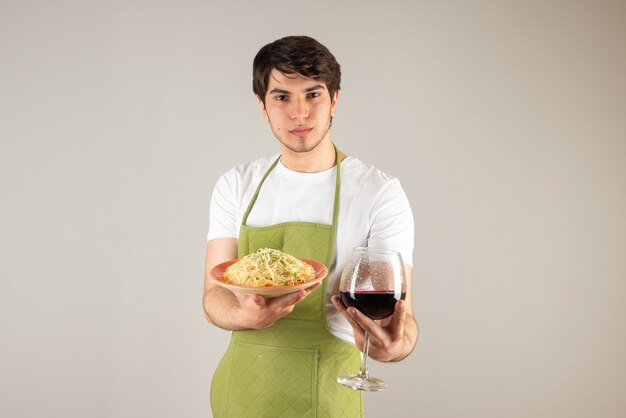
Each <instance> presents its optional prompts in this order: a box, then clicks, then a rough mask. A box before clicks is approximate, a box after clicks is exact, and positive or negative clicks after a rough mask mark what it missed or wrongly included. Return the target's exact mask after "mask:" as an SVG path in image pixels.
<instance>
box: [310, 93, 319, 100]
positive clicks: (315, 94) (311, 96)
mask: <svg viewBox="0 0 626 418" xmlns="http://www.w3.org/2000/svg"><path fill="white" fill-rule="evenodd" d="M320 96H321V95H320V94H319V93H318V92H317V91H313V92H311V93H309V97H310V98H311V99H315V98H316V97H320Z"/></svg>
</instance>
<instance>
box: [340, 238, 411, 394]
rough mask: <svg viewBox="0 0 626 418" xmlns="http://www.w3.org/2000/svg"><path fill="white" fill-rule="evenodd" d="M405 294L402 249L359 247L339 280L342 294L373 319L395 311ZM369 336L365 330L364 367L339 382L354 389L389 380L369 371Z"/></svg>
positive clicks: (374, 386)
mask: <svg viewBox="0 0 626 418" xmlns="http://www.w3.org/2000/svg"><path fill="white" fill-rule="evenodd" d="M405 296H406V277H405V273H404V263H403V262H402V256H401V255H400V253H399V252H396V251H391V250H384V249H380V248H371V247H357V248H354V249H353V250H352V254H351V255H350V258H349V259H348V262H347V263H346V265H345V267H344V269H343V272H342V274H341V281H340V282H339V297H340V298H341V301H342V302H343V304H344V305H346V306H347V307H350V306H353V307H355V308H356V309H358V310H359V311H361V312H362V313H363V314H364V315H366V316H367V317H369V318H371V319H383V318H386V317H388V316H391V315H392V314H393V311H394V308H395V305H396V302H397V301H398V300H399V299H404V298H405ZM369 342H370V336H369V334H368V333H367V332H366V333H365V344H364V346H363V357H362V359H361V369H360V370H359V373H358V374H355V375H349V376H341V377H339V378H337V382H339V383H341V384H342V385H345V386H348V387H350V388H352V389H357V390H364V391H381V390H383V389H385V388H386V387H387V384H386V383H385V382H384V381H382V380H381V379H378V378H376V377H372V376H370V375H369V373H368V371H367V351H368V349H369Z"/></svg>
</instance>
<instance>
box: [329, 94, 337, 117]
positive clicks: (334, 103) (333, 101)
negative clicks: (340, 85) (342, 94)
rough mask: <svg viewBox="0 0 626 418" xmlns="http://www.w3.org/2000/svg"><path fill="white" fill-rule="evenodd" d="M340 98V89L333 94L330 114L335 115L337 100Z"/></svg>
mask: <svg viewBox="0 0 626 418" xmlns="http://www.w3.org/2000/svg"><path fill="white" fill-rule="evenodd" d="M338 100H339V90H337V91H336V92H335V94H333V97H332V101H331V102H330V116H331V117H335V110H336V108H337V101H338Z"/></svg>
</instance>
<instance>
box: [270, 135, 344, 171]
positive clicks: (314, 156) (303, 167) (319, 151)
mask: <svg viewBox="0 0 626 418" xmlns="http://www.w3.org/2000/svg"><path fill="white" fill-rule="evenodd" d="M280 151H281V157H280V162H281V163H283V165H284V166H285V167H287V168H288V169H290V170H293V171H298V172H301V173H318V172H320V171H324V170H328V169H329V168H331V167H333V166H334V165H335V162H336V160H335V158H336V156H335V147H334V145H333V143H332V140H331V139H330V137H328V138H326V139H324V140H323V141H322V142H320V143H319V145H318V146H317V147H315V148H314V149H312V150H311V151H308V152H294V151H291V150H290V149H289V148H287V147H285V146H284V145H282V144H281V146H280Z"/></svg>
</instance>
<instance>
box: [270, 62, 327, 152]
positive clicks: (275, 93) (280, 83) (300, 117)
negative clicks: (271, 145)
mask: <svg viewBox="0 0 626 418" xmlns="http://www.w3.org/2000/svg"><path fill="white" fill-rule="evenodd" d="M334 96H335V97H333V98H332V100H331V97H330V94H329V92H328V88H326V85H325V84H324V83H323V82H319V81H316V80H314V79H312V78H306V77H303V76H301V75H298V74H287V75H285V74H283V73H281V72H280V71H277V70H272V72H271V74H270V77H269V83H268V87H267V94H266V95H265V107H263V103H262V101H261V100H260V99H259V104H260V106H261V109H262V110H263V114H264V117H265V120H266V121H268V122H269V124H270V126H271V128H272V132H274V135H275V136H276V138H277V139H278V140H279V141H280V143H281V144H282V146H284V147H286V148H288V149H289V150H291V151H293V152H298V153H300V152H308V151H311V150H313V149H314V148H315V147H317V146H318V145H319V144H320V143H321V142H322V141H323V140H324V139H329V138H330V137H329V134H328V130H329V129H330V118H331V117H333V116H335V107H336V105H337V98H338V96H339V94H338V92H337V93H335V95H334Z"/></svg>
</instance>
